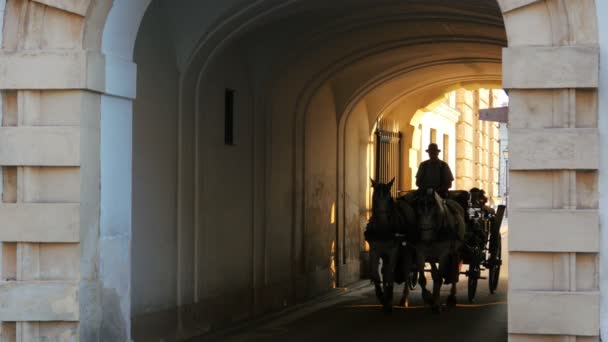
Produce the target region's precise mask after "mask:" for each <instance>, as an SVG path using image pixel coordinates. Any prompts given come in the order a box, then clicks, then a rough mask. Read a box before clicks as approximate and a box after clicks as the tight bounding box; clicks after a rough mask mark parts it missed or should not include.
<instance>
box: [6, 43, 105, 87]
mask: <svg viewBox="0 0 608 342" xmlns="http://www.w3.org/2000/svg"><path fill="white" fill-rule="evenodd" d="M104 65H105V58H104V56H103V55H102V54H100V53H97V52H91V51H86V50H50V51H47V50H32V51H6V50H0V89H89V90H94V91H97V92H102V91H103V90H104V88H105V81H104V76H103V75H104V72H103V70H104Z"/></svg>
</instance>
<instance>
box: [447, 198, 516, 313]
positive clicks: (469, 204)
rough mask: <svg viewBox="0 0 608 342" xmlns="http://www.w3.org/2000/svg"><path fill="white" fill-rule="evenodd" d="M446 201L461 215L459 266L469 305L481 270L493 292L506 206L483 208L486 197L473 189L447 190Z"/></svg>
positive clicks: (498, 268)
mask: <svg viewBox="0 0 608 342" xmlns="http://www.w3.org/2000/svg"><path fill="white" fill-rule="evenodd" d="M449 198H450V199H452V200H454V201H456V202H458V204H460V206H461V207H462V208H463V209H464V213H465V223H466V230H465V239H464V240H465V241H464V247H463V249H462V251H461V253H462V254H461V255H462V264H466V265H468V267H469V268H468V270H467V271H466V272H462V273H461V274H464V275H466V276H467V281H468V297H469V302H473V301H474V299H475V294H476V292H477V283H478V280H479V279H486V277H482V275H481V273H482V271H485V270H488V271H489V272H488V276H487V279H488V285H489V289H490V293H492V294H493V293H495V292H496V288H497V287H498V282H499V277H500V267H501V265H502V254H501V247H502V241H501V235H500V226H501V224H502V219H503V216H504V213H505V209H506V207H505V206H504V205H499V206H498V208H497V210H496V211H494V209H492V208H490V207H489V206H487V205H486V201H487V198H486V197H485V195H484V192H483V190H481V189H477V188H473V189H471V191H464V190H457V191H450V192H449Z"/></svg>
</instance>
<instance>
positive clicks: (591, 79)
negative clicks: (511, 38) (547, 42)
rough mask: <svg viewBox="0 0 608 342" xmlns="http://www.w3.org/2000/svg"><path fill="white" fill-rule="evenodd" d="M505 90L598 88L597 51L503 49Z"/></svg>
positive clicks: (554, 48) (529, 48) (582, 49)
mask: <svg viewBox="0 0 608 342" xmlns="http://www.w3.org/2000/svg"><path fill="white" fill-rule="evenodd" d="M502 55H503V63H502V66H503V72H502V74H503V82H502V84H503V87H504V88H505V89H555V88H597V86H598V84H599V49H598V48H597V47H589V46H562V47H510V48H504V49H503V54H502Z"/></svg>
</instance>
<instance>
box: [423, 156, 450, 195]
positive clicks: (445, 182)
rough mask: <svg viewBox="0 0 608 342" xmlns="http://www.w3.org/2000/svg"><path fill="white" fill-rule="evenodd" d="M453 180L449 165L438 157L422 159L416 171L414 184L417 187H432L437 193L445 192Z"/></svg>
mask: <svg viewBox="0 0 608 342" xmlns="http://www.w3.org/2000/svg"><path fill="white" fill-rule="evenodd" d="M453 180H454V176H453V175H452V170H450V166H449V165H448V164H447V163H446V162H444V161H443V160H440V159H437V160H432V159H429V160H425V161H423V162H422V163H420V167H419V168H418V173H416V186H417V187H418V188H419V189H433V190H435V191H437V192H438V193H443V192H447V191H448V189H449V188H451V187H452V181H453Z"/></svg>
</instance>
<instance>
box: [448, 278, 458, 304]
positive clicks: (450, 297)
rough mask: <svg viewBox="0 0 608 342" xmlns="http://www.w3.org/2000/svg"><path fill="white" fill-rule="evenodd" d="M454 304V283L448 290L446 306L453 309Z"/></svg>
mask: <svg viewBox="0 0 608 342" xmlns="http://www.w3.org/2000/svg"><path fill="white" fill-rule="evenodd" d="M456 303H457V301H456V283H452V288H451V289H450V295H449V296H448V299H447V301H446V304H447V305H448V306H449V307H455V306H456Z"/></svg>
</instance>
